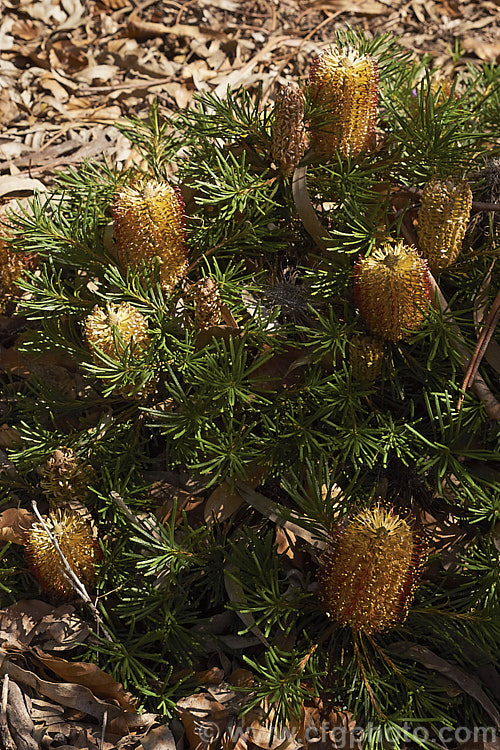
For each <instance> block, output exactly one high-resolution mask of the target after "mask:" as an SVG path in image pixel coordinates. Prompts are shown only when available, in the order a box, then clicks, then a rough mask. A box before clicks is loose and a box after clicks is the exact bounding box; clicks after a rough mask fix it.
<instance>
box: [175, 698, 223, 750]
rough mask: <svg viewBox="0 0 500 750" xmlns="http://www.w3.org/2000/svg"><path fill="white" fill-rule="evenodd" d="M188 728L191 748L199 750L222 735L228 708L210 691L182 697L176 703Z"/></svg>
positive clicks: (187, 734) (185, 726)
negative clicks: (213, 696)
mask: <svg viewBox="0 0 500 750" xmlns="http://www.w3.org/2000/svg"><path fill="white" fill-rule="evenodd" d="M176 709H177V711H178V712H179V715H180V719H181V721H182V723H183V725H184V729H185V730H186V737H187V740H188V742H189V746H190V748H191V750H197V749H199V748H200V747H202V746H206V745H207V744H209V743H210V742H212V741H214V740H216V739H217V738H218V737H221V736H222V734H223V732H224V729H225V728H226V723H227V717H228V712H227V709H226V708H225V707H224V706H223V705H222V703H219V702H218V701H216V700H215V699H214V698H212V696H211V695H210V693H198V694H197V695H190V696H188V697H187V698H182V699H181V700H180V701H178V702H177V704H176Z"/></svg>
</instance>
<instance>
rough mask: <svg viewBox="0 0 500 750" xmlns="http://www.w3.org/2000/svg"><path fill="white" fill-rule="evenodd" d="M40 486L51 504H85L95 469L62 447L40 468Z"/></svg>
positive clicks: (68, 449) (69, 449)
mask: <svg viewBox="0 0 500 750" xmlns="http://www.w3.org/2000/svg"><path fill="white" fill-rule="evenodd" d="M39 472H40V475H41V480H40V486H41V488H42V490H43V492H44V494H45V496H46V497H47V500H48V501H49V503H53V504H54V505H63V504H65V503H70V502H71V501H72V500H78V501H79V502H83V501H84V500H85V498H86V497H87V495H88V494H89V487H88V486H89V484H90V483H91V482H92V481H93V479H94V477H95V474H94V470H93V468H92V467H91V466H90V465H89V464H87V463H85V462H84V461H82V459H80V458H79V457H78V456H75V454H74V453H73V451H72V450H71V448H65V447H61V448H58V449H57V450H55V451H54V452H53V454H52V455H51V456H49V458H48V459H47V460H46V462H45V463H44V465H43V466H41V467H40V470H39Z"/></svg>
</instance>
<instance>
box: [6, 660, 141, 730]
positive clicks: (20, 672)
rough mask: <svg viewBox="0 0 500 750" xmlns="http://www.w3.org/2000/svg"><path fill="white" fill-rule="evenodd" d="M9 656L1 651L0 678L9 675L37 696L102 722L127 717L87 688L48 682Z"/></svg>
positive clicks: (117, 707) (116, 707)
mask: <svg viewBox="0 0 500 750" xmlns="http://www.w3.org/2000/svg"><path fill="white" fill-rule="evenodd" d="M9 656H10V655H9V654H7V652H6V651H5V650H4V649H0V677H2V676H3V675H5V674H8V675H9V677H10V678H11V679H13V680H15V681H16V682H20V683H22V684H23V685H28V686H29V687H31V688H32V689H33V690H34V691H35V694H37V695H44V696H46V697H47V698H50V699H51V700H54V701H56V703H60V704H61V705H62V706H67V707H68V708H73V709H75V710H76V711H82V712H83V713H85V714H88V715H89V716H93V717H94V718H95V719H98V720H99V721H101V722H102V720H103V718H104V715H105V714H107V716H108V721H110V720H113V719H117V718H126V717H127V713H126V712H125V711H124V710H123V709H122V708H120V707H119V706H117V705H115V704H114V703H106V702H105V701H101V700H99V698H96V697H95V696H94V695H93V694H92V692H91V691H90V690H89V689H88V688H87V687H85V686H83V685H77V684H75V683H67V682H63V683H56V682H48V681H47V680H43V679H42V678H41V677H38V675H36V674H34V673H33V672H30V671H29V670H27V669H23V668H22V667H19V666H17V664H14V663H12V662H11V661H9ZM131 716H132V714H131Z"/></svg>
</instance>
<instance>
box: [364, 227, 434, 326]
mask: <svg viewBox="0 0 500 750" xmlns="http://www.w3.org/2000/svg"><path fill="white" fill-rule="evenodd" d="M354 278H355V283H354V292H355V299H356V304H357V306H358V308H359V312H360V313H361V317H362V319H363V322H364V324H365V325H366V327H367V328H368V329H369V330H370V331H371V333H373V334H374V335H375V336H379V337H380V338H382V339H386V340H388V341H399V340H400V339H403V338H406V337H408V336H409V335H410V332H411V331H415V330H417V329H418V328H419V327H420V325H421V324H422V322H423V320H424V319H425V317H426V315H427V309H428V306H429V299H430V289H429V271H428V269H427V262H426V261H425V260H423V259H422V258H421V257H420V256H419V255H418V253H417V251H416V250H414V249H413V248H410V247H407V246H406V245H405V244H404V243H403V242H402V241H401V240H400V241H398V242H395V243H387V244H385V245H383V246H382V247H381V248H378V249H377V250H374V252H373V253H372V254H371V255H369V256H368V257H367V258H362V259H361V260H360V261H359V263H357V264H356V266H355V268H354Z"/></svg>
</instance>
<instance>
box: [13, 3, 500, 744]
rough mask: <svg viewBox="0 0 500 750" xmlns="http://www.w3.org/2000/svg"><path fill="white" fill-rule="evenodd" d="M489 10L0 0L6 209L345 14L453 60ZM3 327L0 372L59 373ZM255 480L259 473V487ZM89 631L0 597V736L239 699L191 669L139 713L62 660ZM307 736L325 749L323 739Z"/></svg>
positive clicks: (323, 38) (119, 691) (45, 734)
mask: <svg viewBox="0 0 500 750" xmlns="http://www.w3.org/2000/svg"><path fill="white" fill-rule="evenodd" d="M499 18H500V0H482V1H481V2H477V0H472V1H471V2H458V1H457V0H412V2H404V1H403V0H358V1H357V2H351V1H350V0H331V1H330V2H322V1H321V0H243V1H242V2H237V1H236V0H218V1H215V2H211V1H210V0H185V1H184V2H176V1H174V0H172V2H167V1H164V2H160V1H155V0H146V2H143V3H138V4H135V3H132V2H129V0H99V1H97V0H87V1H86V2H85V1H83V2H81V1H80V0H35V1H30V0H0V50H1V53H2V55H1V59H0V206H1V211H3V210H5V208H6V207H8V206H9V204H10V205H14V203H15V202H16V201H17V200H21V201H22V200H23V199H25V198H26V197H28V196H29V195H31V194H32V193H33V191H34V190H42V191H43V190H45V189H46V186H49V185H50V180H51V175H52V174H53V172H54V170H57V169H61V168H63V167H65V166H68V165H78V164H79V163H81V162H82V161H83V160H85V159H92V158H99V157H101V156H102V155H103V154H104V155H105V157H106V159H107V160H108V162H109V163H110V164H111V165H117V166H118V167H127V166H129V165H130V164H132V163H134V162H137V161H138V159H139V157H138V155H137V154H136V153H134V151H133V150H132V149H131V147H130V145H129V143H128V141H127V140H126V139H125V138H124V136H122V135H121V134H120V133H119V131H118V130H117V129H116V127H115V126H114V123H115V122H116V120H118V119H119V118H120V117H122V116H127V115H132V114H133V115H135V116H139V117H143V116H145V115H146V113H147V111H148V107H149V105H150V104H151V102H152V101H153V100H154V99H155V98H158V99H159V102H160V111H161V112H162V113H164V114H168V113H169V112H172V111H174V110H176V109H178V108H182V107H186V106H189V105H190V104H191V102H192V98H193V94H194V93H195V92H196V91H203V90H209V91H215V92H216V93H217V94H219V95H223V94H224V93H225V90H226V88H227V86H228V85H230V86H232V87H233V88H236V87H238V86H240V85H244V86H247V87H254V86H256V85H257V84H262V87H263V92H264V99H267V98H271V99H272V98H273V92H274V90H275V86H276V84H277V83H284V82H285V81H286V80H287V79H289V78H294V79H296V78H297V77H299V76H300V77H302V78H303V77H305V76H306V75H307V73H308V70H309V65H310V62H311V59H312V58H313V57H314V55H315V54H316V53H317V52H318V51H319V50H320V49H321V48H322V47H323V46H325V45H326V44H328V43H329V42H330V41H331V40H332V39H333V36H334V32H335V29H337V28H339V27H343V26H345V25H346V24H350V25H351V26H361V27H362V28H363V29H365V30H366V31H368V32H369V33H376V32H385V31H390V32H392V33H394V34H397V35H398V36H399V37H400V40H401V42H402V44H404V45H405V46H408V47H409V48H411V49H413V50H415V51H417V52H418V53H419V54H424V53H427V54H430V55H433V56H434V58H435V63H436V64H438V65H442V66H444V67H445V68H446V66H447V65H450V66H451V64H452V61H451V54H452V53H453V52H456V51H458V50H460V51H461V52H462V57H461V59H460V62H459V65H466V64H467V62H469V61H472V62H497V63H498V62H499V61H500V26H499ZM0 332H1V334H2V336H1V339H2V343H1V344H0V370H3V371H5V372H9V373H11V374H15V375H17V376H18V377H26V376H28V375H29V374H30V372H32V371H33V369H34V368H35V367H43V366H45V367H47V366H49V367H51V368H52V369H53V368H56V370H57V371H59V370H61V371H62V372H59V373H58V374H59V376H61V375H62V374H63V373H65V374H66V375H68V373H67V371H66V370H65V369H64V363H61V362H55V361H54V362H50V363H49V364H48V365H47V364H46V363H45V365H44V364H41V363H35V362H30V361H28V360H27V359H26V358H23V357H20V355H18V354H17V353H16V352H15V351H14V350H13V349H12V348H11V345H12V341H13V340H14V339H13V336H15V332H16V322H15V320H12V319H8V318H6V317H5V316H0ZM0 409H1V404H0ZM0 419H1V416H0ZM13 437H14V436H13V434H12V430H11V428H9V427H8V425H2V426H0V449H2V450H0V470H2V471H7V472H10V471H13V467H12V465H11V464H10V462H9V460H8V457H7V454H6V453H5V451H4V450H3V449H5V448H8V447H9V446H10V444H11V442H12V438H13ZM153 478H154V477H151V479H153ZM167 479H168V478H166V477H162V478H159V481H158V482H157V483H156V485H157V495H158V498H157V500H159V505H160V506H161V507H160V508H159V511H158V516H159V517H160V518H161V520H162V521H165V520H166V519H168V518H169V516H170V515H171V512H172V507H173V503H172V498H171V497H169V487H170V486H169V485H168V481H167ZM259 480H260V478H259V477H257V476H256V477H255V482H254V486H257V485H258V483H259ZM170 489H172V490H173V489H174V488H170ZM170 494H173V493H170ZM175 494H176V495H177V497H178V498H179V500H180V503H181V505H182V506H183V507H184V508H185V509H186V510H187V511H197V512H198V513H200V512H202V513H203V515H204V517H205V519H209V518H211V517H213V515H214V514H215V515H217V517H218V518H219V519H222V518H227V517H229V516H230V515H231V514H232V513H233V512H234V510H235V509H236V508H237V507H238V505H239V504H241V503H242V502H243V497H241V496H240V495H238V494H237V493H230V492H229V489H228V488H227V487H225V486H224V485H221V487H219V488H217V489H216V490H215V491H214V492H213V493H212V495H211V496H210V497H209V498H208V501H207V502H206V503H205V505H204V507H200V505H201V503H202V500H201V499H200V498H199V497H197V496H196V488H195V489H194V490H193V491H192V492H184V493H181V495H182V497H180V496H179V491H178V490H177V491H176V493H175ZM247 495H248V491H247ZM261 497H262V496H259V495H258V494H257V493H254V494H253V495H252V496H251V497H249V496H246V497H245V498H244V499H245V501H246V502H248V503H249V504H253V505H254V507H257V508H258V507H259V506H260V508H261V510H264V509H265V511H266V514H267V515H268V516H269V517H270V519H271V520H272V521H276V520H277V519H276V516H274V517H273V512H272V508H271V507H270V505H269V502H266V503H265V505H264V506H263V505H262V501H261V500H260V498H261ZM29 516H30V514H29V513H28V512H27V511H22V510H20V511H17V510H16V509H15V508H11V509H9V510H7V511H4V512H3V513H2V514H0V544H3V543H4V542H6V541H11V542H18V543H20V542H21V541H22V534H21V530H20V529H21V528H22V527H23V526H25V525H26V524H29V522H30V518H29ZM429 522H430V524H431V523H434V527H435V528H434V529H430V530H431V531H432V533H433V536H434V539H435V545H436V547H439V548H440V549H441V550H447V551H448V552H449V556H450V565H452V564H453V559H454V556H456V554H457V552H456V550H457V548H458V546H460V545H463V544H466V543H467V540H466V539H464V538H463V532H462V530H461V529H460V528H458V527H454V525H453V523H451V522H450V523H449V524H445V525H443V524H439V523H438V522H436V521H435V519H429ZM499 536H500V535H499ZM293 540H294V529H291V528H289V529H286V528H283V527H282V526H280V525H277V527H276V545H277V548H278V551H279V552H280V554H284V555H286V556H288V557H289V558H292V559H293V555H294V553H293ZM308 541H309V542H310V543H311V542H314V540H308ZM499 546H500V541H499ZM452 548H453V549H452ZM296 562H298V561H296ZM297 567H300V564H298V565H297ZM297 572H299V571H297ZM235 598H238V597H237V596H236V597H235ZM257 630H258V629H257V628H256V627H253V628H251V632H252V636H251V638H248V637H247V638H248V640H249V641H252V642H254V641H255V637H256V636H257V637H258V636H259V635H261V634H260V632H259V633H257ZM87 635H88V627H87V625H86V623H85V621H84V619H83V618H82V617H80V616H79V615H78V613H77V612H76V611H75V608H74V607H73V606H71V605H64V606H60V607H54V606H51V605H50V604H47V603H45V602H42V601H37V600H32V601H20V602H18V603H17V604H15V605H13V606H10V607H7V608H6V609H3V610H2V611H0V677H1V695H0V747H1V748H2V750H3V748H4V747H5V750H21V748H22V749H23V750H24V749H27V750H36V749H37V748H44V749H47V750H48V749H49V748H56V747H58V748H60V750H66V749H68V750H69V749H70V748H89V750H97V749H98V748H99V750H101V748H102V750H114V748H120V749H122V750H135V749H136V748H138V749H141V748H142V750H175V748H178V749H179V750H180V748H182V747H190V748H192V749H194V748H197V747H203V744H201V745H200V730H199V727H200V721H201V725H203V722H213V723H214V724H216V725H217V726H218V727H219V728H220V730H223V729H224V727H226V726H227V724H228V719H229V718H230V717H231V716H232V715H234V712H235V711H234V709H235V708H236V706H237V703H238V701H239V700H240V697H239V696H238V694H237V693H235V692H234V690H233V688H234V687H235V686H236V687H237V686H238V685H245V684H246V685H248V684H251V681H252V679H253V677H252V674H251V673H250V672H249V671H247V670H245V669H242V668H241V666H240V665H237V664H227V665H226V664H225V665H222V666H223V667H224V668H225V669H222V668H221V667H212V668H211V669H206V670H204V671H203V672H199V673H196V674H195V675H194V680H195V682H197V684H198V685H200V686H203V688H204V690H203V692H201V693H198V694H196V695H191V696H186V698H185V699H183V700H181V701H179V703H178V706H177V708H178V714H179V719H178V720H174V721H173V722H172V723H171V725H170V727H166V726H161V725H159V722H158V721H157V720H156V719H157V717H156V716H155V715H154V714H146V715H142V716H139V715H138V714H137V713H136V711H135V701H134V697H133V696H132V695H130V694H129V693H126V692H125V691H124V690H123V688H122V686H121V685H119V684H118V683H116V682H114V680H113V679H112V678H111V677H110V676H109V675H106V674H105V673H104V672H102V671H101V670H99V669H98V668H97V667H96V666H95V665H93V664H82V663H77V662H74V661H72V660H71V649H72V648H75V646H76V645H77V644H80V643H82V642H84V641H85V639H86V637H87ZM229 637H235V636H229ZM241 645H242V644H240V646H241ZM65 652H69V653H68V654H66V656H68V659H66V658H65ZM414 658H417V659H419V660H425V659H426V658H427V659H428V658H429V657H428V655H426V654H420V655H414ZM432 667H433V668H435V669H438V670H439V665H436V664H433V665H432ZM486 669H488V667H486ZM491 669H493V673H494V674H492V675H488V674H485V675H483V677H484V679H485V680H486V679H488V680H489V681H490V684H491V680H495V679H496V678H497V677H498V676H497V675H496V672H495V670H494V668H491ZM225 675H226V676H225ZM181 677H182V675H173V677H172V679H174V680H175V679H180V678H181ZM447 677H448V680H449V679H450V678H451V680H455V682H456V683H457V684H456V685H455V689H460V688H459V685H460V683H461V681H462V680H463V677H464V676H463V675H460V674H456V675H453V674H450V673H449V672H448V675H447ZM476 698H478V696H476ZM478 699H479V698H478ZM325 719H326V720H328V721H329V724H330V725H331V726H339V727H345V728H348V729H349V728H351V725H352V723H353V722H352V718H351V716H350V715H348V714H344V713H336V714H335V715H333V714H331V715H328V716H325V715H324V713H322V706H321V705H311V706H309V707H306V711H305V715H304V720H303V725H302V727H300V728H299V733H298V735H297V737H296V738H295V740H292V741H291V742H290V743H289V745H288V747H292V748H293V747H297V746H298V741H300V738H301V732H302V733H303V732H304V730H305V728H306V727H307V726H308V725H311V724H319V723H320V721H321V720H325ZM246 722H247V727H246V729H247V732H246V735H245V736H244V737H242V738H241V739H240V740H239V741H238V743H237V746H236V748H237V750H242V749H243V748H252V747H259V746H265V745H266V744H267V740H268V738H269V736H268V733H267V732H266V731H260V734H259V730H263V729H264V730H265V728H264V727H262V726H261V722H260V720H259V717H258V716H256V715H255V716H253V715H251V714H249V715H248V716H247V719H246ZM276 742H277V741H276V740H275V742H274V744H276ZM279 742H280V741H279ZM278 744H279V743H278ZM497 744H498V743H497ZM233 745H234V743H232V745H231V747H232V746H233ZM320 745H321V748H320ZM316 746H317V747H318V750H322V748H323V746H325V743H316ZM470 746H471V743H469V747H470ZM328 747H332V743H329V745H328ZM464 747H465V746H464ZM475 747H478V746H477V745H475ZM489 747H490V748H492V747H493V746H492V745H490V746H489ZM499 747H500V745H499Z"/></svg>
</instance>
